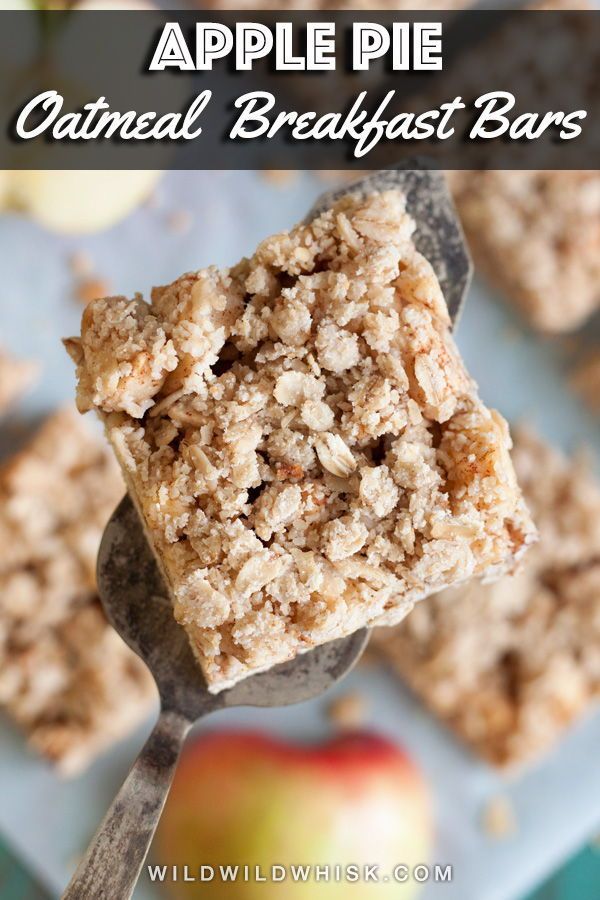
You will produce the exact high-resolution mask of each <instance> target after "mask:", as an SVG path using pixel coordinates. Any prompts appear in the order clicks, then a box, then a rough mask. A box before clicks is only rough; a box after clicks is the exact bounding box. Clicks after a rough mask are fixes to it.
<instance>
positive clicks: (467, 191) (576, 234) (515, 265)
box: [450, 170, 600, 332]
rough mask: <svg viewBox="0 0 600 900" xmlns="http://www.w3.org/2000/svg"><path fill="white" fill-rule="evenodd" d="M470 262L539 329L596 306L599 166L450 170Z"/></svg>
mask: <svg viewBox="0 0 600 900" xmlns="http://www.w3.org/2000/svg"><path fill="white" fill-rule="evenodd" d="M450 181H451V185H452V188H453V193H454V199H455V202H456V205H457V207H458V211H459V213H460V216H461V219H462V223H463V225H464V228H465V231H466V234H467V237H468V239H469V244H470V247H471V250H472V252H473V255H474V258H475V263H476V265H478V266H481V269H482V271H483V272H485V274H486V275H487V276H488V277H489V278H490V281H492V282H493V283H494V284H496V285H497V286H498V287H499V288H500V289H501V290H503V291H504V292H505V293H506V294H507V296H508V297H509V298H510V299H511V300H513V301H514V302H515V303H516V304H517V305H518V306H519V307H520V308H521V310H522V312H523V313H524V315H525V317H526V318H527V319H528V321H529V322H530V323H531V325H532V326H533V327H535V328H537V329H539V330H541V331H547V332H557V331H568V330H572V329H574V328H577V327H578V326H579V325H581V323H582V322H583V321H584V320H585V319H586V318H588V317H589V316H590V315H591V314H592V313H593V312H594V311H595V310H596V309H597V308H598V306H600V172H598V171H591V172H569V171H564V172H559V171H555V170H550V171H538V172H533V171H532V172H518V171H512V172H503V171H488V172H454V173H452V174H451V176H450Z"/></svg>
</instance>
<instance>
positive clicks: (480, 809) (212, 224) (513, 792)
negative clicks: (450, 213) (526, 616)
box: [0, 172, 600, 900]
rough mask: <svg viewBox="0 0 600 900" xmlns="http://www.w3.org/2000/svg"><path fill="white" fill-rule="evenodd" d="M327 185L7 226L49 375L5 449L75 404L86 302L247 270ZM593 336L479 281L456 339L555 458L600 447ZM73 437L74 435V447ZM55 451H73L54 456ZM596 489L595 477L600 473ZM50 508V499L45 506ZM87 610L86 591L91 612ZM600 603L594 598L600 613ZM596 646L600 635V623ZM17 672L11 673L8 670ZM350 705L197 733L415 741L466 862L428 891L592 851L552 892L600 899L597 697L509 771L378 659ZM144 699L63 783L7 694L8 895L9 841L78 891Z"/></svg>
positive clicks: (19, 285) (30, 354)
mask: <svg viewBox="0 0 600 900" xmlns="http://www.w3.org/2000/svg"><path fill="white" fill-rule="evenodd" d="M50 174H52V173H50ZM57 177H59V176H57ZM331 177H333V176H331ZM324 179H325V176H323V175H316V174H313V173H297V174H296V173H266V174H265V173H256V172H231V173H219V172H178V173H167V174H165V175H164V176H163V177H162V178H161V179H160V180H159V181H158V182H157V183H156V185H154V186H153V187H152V189H151V191H150V192H149V194H148V196H147V197H146V198H145V199H144V201H143V203H142V204H141V205H139V206H138V207H137V208H136V209H135V210H134V211H133V212H132V213H130V214H129V215H128V216H126V217H125V218H124V219H122V220H121V221H119V222H117V223H115V224H114V225H113V226H112V227H110V228H108V229H104V230H102V231H100V232H97V233H92V234H87V235H80V234H71V235H64V234H62V235H61V234H58V233H56V232H54V231H52V230H50V229H47V228H44V227H41V226H40V225H38V224H37V223H36V222H34V221H32V220H31V218H29V217H28V216H26V215H22V214H13V213H7V214H5V215H3V216H2V217H1V218H0V247H1V254H2V262H3V265H2V268H3V276H4V277H3V290H2V300H1V335H2V346H3V348H4V349H5V350H7V351H9V352H10V354H11V355H12V356H13V357H14V358H16V359H18V360H21V361H31V362H33V363H35V364H36V366H37V368H38V371H37V373H36V375H35V376H34V375H33V374H31V373H28V378H27V380H33V379H34V377H36V378H37V380H36V381H35V385H32V386H31V388H30V389H29V390H28V392H27V393H26V394H25V395H23V396H22V397H21V399H19V400H18V401H17V400H15V402H14V403H13V404H12V407H11V410H10V412H8V413H7V414H6V416H5V418H4V419H3V424H2V444H3V452H4V455H5V456H8V457H10V456H11V455H12V454H13V453H14V451H15V450H16V448H17V447H23V445H25V446H26V447H27V442H28V441H30V440H31V433H32V431H33V433H34V434H35V433H36V431H35V429H36V428H39V424H38V423H39V422H40V420H44V419H45V418H46V417H47V416H48V415H49V414H51V413H52V412H53V411H54V410H56V409H57V408H58V407H60V406H62V405H65V404H66V405H70V404H71V402H72V399H71V398H72V396H73V389H74V375H73V371H72V365H71V363H70V361H69V360H68V358H67V356H66V354H65V352H64V350H63V348H62V345H61V343H60V339H61V337H62V336H64V335H68V334H74V333H77V330H78V327H79V320H80V317H81V313H82V309H83V308H84V306H85V303H86V302H88V301H89V299H91V298H92V297H93V296H94V295H99V294H109V293H111V292H113V291H118V292H119V293H124V294H126V295H130V296H131V295H133V294H134V293H135V292H137V291H140V292H141V293H143V294H144V295H146V296H147V295H148V292H149V290H150V288H151V286H152V285H155V284H163V283H167V282H168V281H170V280H172V279H173V278H175V277H176V276H177V275H178V273H181V272H183V271H186V270H190V269H196V268H199V267H202V266H204V265H208V264H210V263H215V264H217V265H225V264H228V263H231V262H233V261H235V260H237V259H238V258H239V257H240V256H242V255H243V254H248V253H250V252H252V250H253V248H254V247H255V246H256V244H257V242H258V241H259V240H260V239H261V238H262V237H263V236H264V235H267V234H270V233H272V232H275V231H278V230H281V229H284V228H286V227H288V226H289V225H290V224H292V223H293V222H296V221H297V220H299V219H300V218H301V217H302V216H303V215H304V213H305V212H306V210H307V209H308V207H309V206H310V204H311V202H312V200H313V199H314V198H315V197H316V196H317V195H318V193H319V192H321V191H322V190H323V189H324V188H325V187H327V186H328V185H329V183H330V180H331V179H330V178H329V177H327V178H326V179H325V180H324ZM593 336H594V325H593V323H592V322H589V323H588V324H586V325H585V326H583V329H582V330H581V332H575V333H570V334H569V335H564V334H555V335H551V336H549V335H547V334H541V333H539V332H538V331H536V330H534V329H532V328H531V327H529V325H528V324H527V322H526V318H525V317H524V316H523V315H522V313H520V312H519V311H518V309H517V308H515V306H514V304H510V303H508V302H506V297H505V296H504V295H502V294H500V293H499V292H497V291H495V290H493V289H492V288H490V287H489V285H488V284H487V283H486V282H484V281H482V280H480V279H479V278H476V279H475V283H474V284H473V287H472V289H471V291H470V295H469V297H468V301H467V304H466V307H465V310H464V314H463V317H462V320H461V322H460V325H459V328H458V331H457V340H458V343H459V346H460V349H461V352H462V353H463V355H464V357H465V360H466V363H467V366H468V367H469V369H470V371H471V373H472V374H473V375H474V377H475V378H476V379H477V381H478V382H479V385H480V389H481V393H482V396H483V398H484V400H485V402H486V403H488V404H490V405H492V406H495V407H497V408H498V409H500V411H501V412H502V413H503V414H504V415H505V416H506V417H507V418H508V419H509V420H510V421H511V422H513V423H518V422H522V421H523V420H525V421H526V422H527V424H528V425H530V426H533V427H534V428H535V430H536V432H537V434H538V435H539V436H541V437H543V438H544V439H545V440H546V441H547V442H548V443H549V444H551V445H552V446H554V447H557V448H562V449H563V450H565V451H570V450H573V449H576V448H578V447H581V446H583V445H585V446H586V447H587V448H588V451H590V450H591V451H592V453H594V454H596V453H597V451H598V431H597V418H596V417H595V413H594V412H593V410H591V409H590V408H589V407H588V406H587V405H586V403H585V401H584V400H582V398H581V396H580V393H578V391H577V390H576V389H575V388H574V387H573V384H572V368H573V366H574V365H576V363H577V361H578V360H580V358H581V357H582V355H584V354H587V353H588V352H589V350H590V347H591V346H592V344H593ZM78 425H79V422H78ZM86 425H87V426H88V427H89V429H90V431H94V426H95V423H94V422H92V421H90V422H87V420H86ZM69 427H70V426H69ZM69 427H66V426H65V428H64V429H63V435H64V436H65V439H67V440H68V441H69V442H71V441H72V440H73V439H74V438H73V436H72V435H71V434H70V432H69V430H68V428H69ZM61 439H62V438H61V435H60V433H59V434H58V435H57V436H56V437H55V438H54V440H55V441H56V442H57V444H60V441H61ZM26 452H27V450H26ZM50 452H51V454H52V453H56V454H59V453H60V452H61V451H60V450H58V449H56V448H54V449H52V445H51V450H50ZM589 478H590V483H591V482H592V481H593V478H594V476H593V475H591V474H590V475H589ZM590 490H592V488H590ZM4 497H5V499H6V497H7V495H6V494H5V495H4ZM34 502H35V501H34ZM44 503H45V500H44V499H43V498H42V499H41V500H40V509H43V504H44ZM592 524H593V523H592ZM573 527H575V526H573ZM590 527H591V526H590ZM0 583H2V582H0ZM3 584H4V586H3V594H2V596H1V597H0V603H1V604H5V605H6V606H7V608H8V607H10V605H11V597H9V593H10V592H9V590H8V588H9V587H11V584H12V583H9V582H8V581H5V582H4V583H3ZM63 587H64V583H63ZM86 596H87V595H86ZM82 602H83V601H82V600H81V595H80V598H79V599H78V601H77V603H78V604H80V603H82ZM599 607H600V597H596V598H595V609H596V620H597V617H598V608H599ZM9 612H10V610H9ZM6 617H7V620H8V619H9V613H7V614H6ZM492 625H493V623H491V626H490V627H492ZM49 627H53V626H52V625H50V626H49ZM589 640H590V641H591V642H592V644H593V643H594V642H596V641H597V633H594V631H593V630H592V629H590V631H589ZM592 649H593V647H592ZM597 649H598V647H597V644H596V647H595V651H596V652H597ZM111 652H112V651H111ZM9 655H10V647H8V648H7V649H6V648H5V657H7V656H9ZM4 663H5V665H9V663H10V659H9V660H8V662H7V660H6V659H5V660H4ZM44 664H45V661H44ZM49 671H50V674H49V675H48V677H49V678H51V677H52V670H51V668H50V670H49ZM42 677H43V676H42ZM64 677H65V676H64V674H63V679H64ZM596 687H597V684H596ZM27 689H28V687H27V685H25V686H24V687H23V686H22V687H21V691H25V690H27ZM70 690H71V692H72V690H73V687H72V686H71V688H70ZM81 690H82V692H83V687H82V688H81ZM105 690H108V688H107V687H106V686H105ZM83 693H84V698H85V692H83ZM48 694H51V692H50V691H49V692H48ZM335 696H336V697H337V699H338V701H339V702H338V703H337V704H333V707H332V701H333V700H334V699H335V698H332V697H331V696H327V697H324V698H323V699H322V700H319V701H314V702H310V703H306V704H303V705H301V706H300V707H298V708H295V709H289V710H268V711H266V710H261V711H255V710H252V711H250V710H240V711H237V712H227V713H220V714H218V716H215V717H214V719H213V720H212V721H210V722H209V723H207V724H206V725H204V726H202V727H201V729H200V732H201V733H203V732H204V731H207V730H210V731H211V732H212V731H214V730H215V729H221V728H228V729H230V728H236V729H239V728H240V727H244V728H250V729H252V730H254V731H256V730H258V731H259V732H260V733H262V734H264V735H270V736H276V737H282V738H285V739H286V740H290V741H292V742H299V743H300V744H301V745H309V746H311V745H316V746H317V747H318V746H319V745H320V744H321V743H322V742H324V741H327V740H328V739H330V738H331V737H332V736H333V735H336V734H339V733H340V731H342V732H344V731H345V730H347V729H348V728H354V727H358V728H361V729H365V730H366V731H368V732H369V733H371V732H372V733H373V734H378V735H384V736H386V737H388V738H389V739H390V740H391V741H392V742H393V743H394V745H396V746H398V747H403V748H405V750H406V751H407V752H408V754H409V756H410V757H411V759H412V760H413V761H414V763H415V765H416V766H417V767H418V770H419V771H420V772H421V773H422V778H423V779H424V781H425V783H426V784H427V786H428V789H429V791H430V793H431V796H432V798H433V808H434V825H433V827H432V834H431V836H430V837H429V836H428V837H427V841H429V840H431V841H432V842H433V848H432V849H430V850H429V851H428V855H429V858H431V859H432V860H435V861H439V862H451V863H452V864H453V866H454V881H453V883H452V884H451V885H438V886H437V887H436V886H434V885H432V884H426V885H425V886H424V888H423V896H424V897H427V896H434V895H437V894H438V893H439V895H440V896H441V895H442V892H443V895H444V896H451V897H462V898H473V900H479V898H487V897H489V898H492V897H498V898H500V897H504V898H521V897H525V896H527V895H528V893H529V892H530V891H532V890H534V889H535V888H536V887H537V886H539V884H540V883H541V882H543V881H544V879H546V878H547V877H548V876H549V875H550V873H551V872H552V871H553V870H554V869H556V868H557V867H559V866H560V865H561V864H563V863H564V862H565V860H567V859H568V858H570V857H572V856H573V854H575V853H576V852H577V851H579V850H581V849H582V848H584V847H585V846H586V845H587V846H588V849H587V850H583V851H582V852H581V854H580V855H579V856H578V858H577V861H576V862H572V863H570V864H569V865H568V866H567V868H566V869H564V870H563V872H562V874H561V875H560V876H557V877H556V878H555V880H554V881H553V882H551V886H549V887H547V888H545V889H544V891H543V892H542V893H541V894H540V895H539V896H541V897H554V896H557V897H569V898H571V897H577V898H582V900H587V898H590V900H591V898H593V897H595V896H597V895H598V883H599V882H598V877H599V871H600V868H599V864H598V858H597V853H596V851H595V850H594V837H595V834H596V830H597V829H598V826H599V825H600V803H599V790H600V770H599V767H598V766H599V764H598V758H597V747H598V741H599V739H600V719H599V718H598V715H594V713H593V710H592V698H591V697H590V698H588V699H589V700H590V702H589V704H587V703H586V704H585V707H586V709H585V712H586V714H585V715H582V716H581V717H579V716H577V717H576V718H577V721H576V722H574V723H572V724H571V727H569V728H566V729H565V733H564V734H560V736H559V738H558V740H557V741H554V740H553V741H552V743H551V745H550V746H549V747H542V748H541V749H539V752H537V751H536V753H535V754H534V758H533V759H530V760H528V761H527V765H525V766H524V767H517V769H516V771H511V770H509V771H508V772H503V771H498V770H497V769H496V768H495V767H494V766H492V765H489V764H488V763H486V762H485V761H484V760H483V759H482V758H481V756H478V755H477V754H476V753H474V752H473V751H472V750H469V749H467V747H466V746H465V745H464V744H463V743H462V742H461V741H460V740H458V739H457V738H456V737H454V736H453V735H452V734H451V733H450V731H449V730H448V729H447V728H446V727H445V725H444V724H443V722H441V721H440V720H439V719H436V717H434V716H433V715H432V714H431V713H429V712H427V710H426V709H425V706H424V705H423V704H422V702H420V701H419V700H418V699H417V697H416V696H415V695H414V694H412V693H411V692H410V690H409V689H408V687H407V686H406V683H405V682H404V681H403V679H402V678H400V677H399V676H398V675H397V674H396V673H395V672H394V670H393V669H392V668H388V666H387V664H386V662H385V660H384V659H383V658H382V657H381V658H380V657H379V656H378V655H377V654H374V653H372V654H371V655H370V657H369V660H368V663H366V664H364V665H361V667H360V668H359V669H358V670H357V671H356V672H354V673H353V674H352V675H351V676H350V678H349V679H347V681H345V682H344V683H343V684H342V685H340V686H339V688H338V689H337V692H336V695H335ZM51 700H52V698H51ZM104 700H105V702H106V704H107V708H108V716H109V718H110V716H118V715H119V711H118V709H117V708H116V706H115V709H114V710H112V711H111V708H110V703H111V702H114V703H116V700H115V698H114V697H113V698H112V700H111V698H110V697H108V698H104ZM83 702H85V699H84V700H83ZM140 703H141V704H142V703H143V704H144V705H143V706H142V712H143V711H144V710H146V715H145V716H144V721H143V723H142V724H141V725H139V727H138V728H137V729H136V730H134V731H133V733H131V734H129V735H128V736H126V737H125V738H124V739H122V740H119V741H116V740H115V742H114V743H112V744H111V746H110V747H109V748H108V749H105V750H104V752H102V753H100V755H99V756H98V757H97V758H95V759H93V760H92V761H90V763H89V765H87V766H84V767H83V771H82V772H79V773H76V774H75V775H74V776H72V777H66V776H61V775H60V774H58V773H57V771H56V768H55V766H54V765H53V764H52V763H49V762H47V761H44V760H43V759H42V758H41V755H40V753H39V752H36V751H35V750H33V749H31V748H30V747H29V748H28V747H27V745H26V743H25V741H24V735H23V731H25V733H27V732H28V730H31V728H32V722H33V723H34V725H36V726H37V725H38V724H39V720H40V719H42V720H43V716H44V712H43V709H42V710H39V709H38V710H37V712H36V717H33V718H32V717H31V716H30V717H29V718H28V717H27V716H26V715H25V716H24V715H23V713H22V711H21V710H20V708H19V705H18V703H16V702H15V701H14V698H11V697H10V696H9V692H8V693H7V699H6V703H5V705H6V706H7V715H6V716H5V717H3V719H2V724H1V732H0V795H1V796H2V798H3V802H2V804H1V806H0V831H1V834H2V838H3V843H4V847H5V850H4V854H3V857H2V865H3V869H4V871H5V872H6V873H7V874H5V875H4V879H5V880H4V885H5V886H4V888H3V891H2V896H3V897H4V896H6V897H13V896H14V897H19V896H22V897H26V896H29V894H28V893H27V892H28V891H32V890H33V888H31V887H30V883H29V880H28V878H27V876H26V875H25V874H24V871H23V870H21V869H15V868H14V863H11V860H10V858H9V857H7V856H6V853H7V852H8V849H9V848H10V849H11V851H12V852H14V853H15V854H16V856H17V857H18V858H19V859H20V860H21V862H22V863H24V864H25V871H26V872H28V873H31V874H32V875H33V876H34V877H35V878H37V879H38V880H39V883H40V884H43V885H44V887H45V888H47V889H48V890H49V891H50V892H51V893H52V892H54V893H55V894H56V893H58V892H59V891H60V889H61V887H62V886H63V885H64V884H65V882H66V880H67V878H68V875H69V872H70V871H71V870H72V868H73V867H74V865H75V863H76V861H77V858H78V856H79V855H80V854H81V852H82V850H83V849H84V847H85V845H86V842H87V840H88V839H89V837H90V836H91V835H92V833H93V831H94V829H95V826H96V824H97V823H98V821H99V820H100V818H101V816H102V814H103V812H104V810H105V809H106V807H107V806H108V804H109V802H110V800H111V798H112V796H113V794H114V792H115V790H116V788H117V787H118V785H119V784H120V781H121V780H122V778H123V777H124V775H125V773H126V771H127V768H128V766H129V764H130V763H131V761H132V760H133V758H134V756H135V754H136V751H137V750H138V749H139V747H140V746H141V743H142V740H143V738H144V735H145V734H146V733H147V732H148V731H149V726H150V722H151V719H152V710H151V709H150V707H151V706H152V698H150V699H148V697H147V696H144V697H143V700H140ZM13 707H14V708H15V709H16V711H17V716H16V718H17V721H20V722H21V723H22V724H21V728H19V727H18V726H16V725H15V723H14V716H13V718H12V719H11V709H12V708H13ZM588 707H589V711H588ZM67 710H69V707H67ZM581 711H582V712H583V709H582V710H581ZM64 714H65V713H64V710H63V715H64ZM136 717H137V713H136ZM132 718H133V717H132ZM94 727H102V723H100V725H98V723H94ZM515 727H516V726H515ZM124 730H127V728H126V727H125V729H124ZM41 746H42V749H44V745H43V744H42V745H41ZM242 746H243V742H242ZM46 749H47V748H46ZM88 749H89V748H88ZM92 749H93V748H92ZM51 750H52V748H51ZM85 762H87V760H85ZM75 768H76V769H77V768H80V766H79V763H77V765H76V766H75ZM68 774H69V773H68V772H67V775H68ZM415 815H418V813H417V811H416V810H415ZM282 826H283V823H282ZM152 890H153V889H151V887H150V886H149V885H142V886H140V888H139V896H140V897H149V896H152ZM154 890H155V889H154ZM245 896H246V895H245ZM257 896H260V895H257Z"/></svg>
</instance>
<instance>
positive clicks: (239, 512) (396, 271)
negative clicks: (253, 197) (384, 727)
mask: <svg viewBox="0 0 600 900" xmlns="http://www.w3.org/2000/svg"><path fill="white" fill-rule="evenodd" d="M413 230H414V222H413V221H412V220H411V218H410V217H409V216H408V214H407V213H406V211H405V208H404V198H403V196H402V194H400V193H399V192H397V191H388V192H384V193H379V194H371V195H370V196H368V197H367V198H366V199H365V198H359V197H357V196H351V195H348V196H346V197H344V198H343V199H342V200H340V201H338V202H337V203H336V205H335V206H334V207H333V208H332V209H330V210H328V211H327V212H325V213H323V214H322V215H319V216H318V217H317V218H316V219H314V220H313V221H312V222H311V223H310V224H301V225H298V226H297V227H295V228H294V229H293V230H292V231H290V232H284V233H282V234H278V235H276V236H274V237H271V238H268V239H267V240H265V241H263V242H262V244H260V246H259V247H258V249H257V251H256V253H255V254H254V256H253V257H252V258H251V259H244V260H242V262H241V263H239V264H238V265H237V266H234V267H233V268H231V269H229V270H227V271H218V270H217V269H215V268H208V269H204V270H201V271H198V272H192V273H188V274H186V275H183V276H182V277H181V278H179V279H178V280H177V281H175V282H174V283H173V284H171V285H168V286H167V287H161V288H156V289H155V290H154V291H153V293H152V299H151V303H149V304H148V303H146V302H144V301H143V300H142V299H141V298H140V297H136V298H135V299H133V300H127V299H125V298H124V297H110V298H106V299H103V300H98V301H96V302H94V303H92V304H90V305H89V306H88V307H87V309H86V310H85V312H84V314H83V321H82V335H81V338H80V339H70V340H68V341H67V342H66V344H67V348H68V349H69V352H70V353H71V355H72V356H73V358H74V359H75V361H76V362H77V371H78V405H79V409H80V410H81V411H82V412H85V411H86V410H89V409H91V408H95V409H97V410H98V411H99V412H100V414H101V415H102V417H103V419H104V422H105V426H106V431H107V434H108V436H109V438H110V440H111V442H112V445H113V447H114V449H115V452H116V454H117V457H118V459H119V461H120V462H121V465H122V468H123V471H124V474H125V478H126V480H127V483H128V486H129V490H130V492H131V494H132V496H133V498H134V500H135V502H136V504H137V506H138V509H139V511H140V512H141V514H142V517H143V519H144V522H145V526H146V530H147V535H148V537H149V539H150V542H151V544H152V546H153V548H154V551H155V553H156V556H157V558H158V560H159V562H160V564H161V566H162V570H163V574H164V577H165V579H166V582H167V585H168V587H169V589H170V593H171V597H172V600H173V603H174V611H175V616H176V618H177V620H178V621H179V622H180V623H181V624H182V625H183V626H184V627H185V628H186V629H187V633H188V635H189V639H190V641H191V644H192V647H193V649H194V652H195V653H196V655H197V658H198V661H199V663H200V665H201V667H202V669H203V671H204V674H205V677H206V680H207V683H208V685H209V688H210V690H211V691H213V692H217V691H220V690H222V689H223V688H226V687H228V686H229V685H232V684H233V683H234V682H236V681H238V680H239V679H241V678H244V677H245V676H247V675H249V674H251V673H253V672H258V671H261V670H264V669H267V668H269V667H271V666H273V665H274V664H276V663H279V662H281V661H283V660H287V659H290V658H292V657H294V656H295V655H296V654H298V653H301V652H303V651H305V650H309V649H310V648H311V647H314V646H315V645H317V644H321V643H324V642H326V641H329V640H332V639H333V638H337V637H341V636H343V635H347V634H350V633H352V632H354V631H355V630H357V629H359V628H361V627H363V626H365V625H372V624H376V623H377V624H394V623H396V622H398V621H400V619H402V618H403V617H404V616H405V615H406V613H407V612H408V611H409V610H410V609H411V608H412V606H413V605H414V603H415V601H417V600H419V599H421V598H422V597H424V596H426V595H427V594H429V593H431V592H432V591H435V590H440V589H441V588H442V587H445V586H448V585H450V584H454V583H457V582H461V581H464V580H465V579H467V578H470V577H471V576H493V575H499V574H501V573H503V572H505V571H506V570H507V569H511V568H512V566H513V564H514V562H515V560H516V559H517V558H518V557H519V556H520V555H521V554H522V552H523V551H524V550H525V548H526V546H527V544H528V543H530V542H531V541H532V540H533V539H534V536H535V529H534V527H533V525H532V523H531V520H530V518H529V515H528V512H527V510H526V507H525V506H524V503H523V500H522V497H521V493H520V491H519V488H518V486H517V483H516V480H515V476H514V472H513V469H512V464H511V461H510V455H509V445H510V441H509V435H508V431H507V427H506V424H505V422H504V421H503V420H502V418H501V417H500V416H499V415H498V414H497V413H495V412H493V411H490V410H488V409H486V408H485V407H484V406H483V404H482V403H481V401H480V399H479V397H478V395H477V392H476V387H475V385H474V384H473V382H472V381H471V379H470V378H469V376H468V375H467V373H466V371H465V369H464V367H463V364H462V362H461V360H460V357H459V356H458V352H457V350H456V347H455V345H454V342H453V340H452V337H451V335H450V322H449V317H448V312H447V308H446V304H445V301H444V298H443V296H442V293H441V290H440V286H439V284H438V281H437V278H436V277H435V274H434V272H433V269H432V268H431V266H430V265H429V263H428V262H427V260H426V259H424V258H423V257H422V256H421V255H420V254H419V253H418V252H417V250H416V249H415V246H414V243H413V239H412V235H413Z"/></svg>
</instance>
